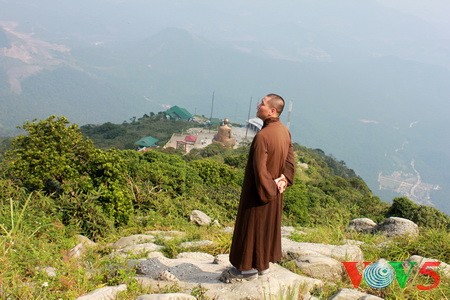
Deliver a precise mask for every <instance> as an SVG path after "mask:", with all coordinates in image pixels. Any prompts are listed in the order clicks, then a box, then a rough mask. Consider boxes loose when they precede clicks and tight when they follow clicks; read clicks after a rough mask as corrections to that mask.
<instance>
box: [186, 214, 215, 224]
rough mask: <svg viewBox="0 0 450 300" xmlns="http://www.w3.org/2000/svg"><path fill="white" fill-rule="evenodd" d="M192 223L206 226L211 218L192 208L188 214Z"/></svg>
mask: <svg viewBox="0 0 450 300" xmlns="http://www.w3.org/2000/svg"><path fill="white" fill-rule="evenodd" d="M190 220H191V222H192V223H195V224H197V225H200V226H208V225H210V224H211V218H210V217H209V216H208V215H207V214H205V213H204V212H202V211H200V210H193V211H192V213H191V216H190Z"/></svg>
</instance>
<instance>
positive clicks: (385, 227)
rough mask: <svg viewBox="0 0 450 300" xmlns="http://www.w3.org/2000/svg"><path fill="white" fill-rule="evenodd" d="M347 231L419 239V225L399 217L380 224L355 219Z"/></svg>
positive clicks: (368, 220)
mask: <svg viewBox="0 0 450 300" xmlns="http://www.w3.org/2000/svg"><path fill="white" fill-rule="evenodd" d="M347 230H353V231H356V232H361V233H382V234H384V235H386V236H387V237H396V236H409V237H417V236H418V235H419V226H417V224H415V223H414V222H412V221H410V220H408V219H404V218H399V217H390V218H387V219H385V220H383V221H382V222H381V223H379V224H376V223H375V222H374V221H372V220H371V219H368V218H358V219H353V220H351V221H350V224H349V225H348V226H347Z"/></svg>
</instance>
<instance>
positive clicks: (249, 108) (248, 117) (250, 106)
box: [245, 96, 253, 141]
mask: <svg viewBox="0 0 450 300" xmlns="http://www.w3.org/2000/svg"><path fill="white" fill-rule="evenodd" d="M252 100H253V96H252V97H250V105H249V106H248V116H247V122H248V121H249V120H250V110H251V109H252ZM247 133H248V123H247V125H246V130H245V140H246V141H247Z"/></svg>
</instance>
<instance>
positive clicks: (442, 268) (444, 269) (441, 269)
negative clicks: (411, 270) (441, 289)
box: [408, 255, 450, 278]
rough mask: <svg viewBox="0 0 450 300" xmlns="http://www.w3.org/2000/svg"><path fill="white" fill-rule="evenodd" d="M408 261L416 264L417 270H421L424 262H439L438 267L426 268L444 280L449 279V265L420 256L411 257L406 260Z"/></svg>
mask: <svg viewBox="0 0 450 300" xmlns="http://www.w3.org/2000/svg"><path fill="white" fill-rule="evenodd" d="M408 261H413V262H416V263H417V267H418V268H421V267H422V266H423V264H424V263H426V262H440V264H439V266H437V267H428V268H429V269H431V270H434V271H436V272H438V273H439V274H441V275H443V276H444V277H446V278H450V265H449V264H447V263H445V262H442V261H439V260H437V259H432V258H427V257H423V256H420V255H412V256H411V257H410V258H408Z"/></svg>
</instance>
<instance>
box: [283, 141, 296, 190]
mask: <svg viewBox="0 0 450 300" xmlns="http://www.w3.org/2000/svg"><path fill="white" fill-rule="evenodd" d="M283 174H284V177H286V180H287V182H288V185H292V184H293V183H294V177H295V158H294V147H293V145H292V142H291V143H290V144H289V149H288V155H287V158H286V161H285V163H284V168H283Z"/></svg>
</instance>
